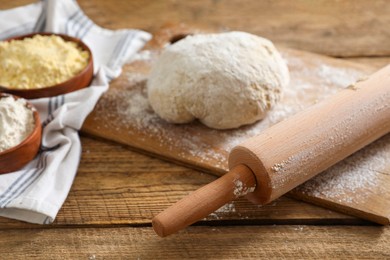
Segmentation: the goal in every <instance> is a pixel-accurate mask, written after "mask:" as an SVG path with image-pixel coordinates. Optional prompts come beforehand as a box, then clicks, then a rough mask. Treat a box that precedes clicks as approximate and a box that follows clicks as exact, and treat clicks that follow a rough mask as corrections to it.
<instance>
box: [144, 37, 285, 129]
mask: <svg viewBox="0 0 390 260" xmlns="http://www.w3.org/2000/svg"><path fill="white" fill-rule="evenodd" d="M288 82H289V73H288V68H287V66H286V64H285V62H284V60H283V59H282V58H281V56H280V54H279V53H278V51H277V50H276V49H275V47H274V45H273V44H272V43H271V42H270V41H269V40H267V39H264V38H261V37H258V36H255V35H252V34H249V33H244V32H228V33H220V34H205V35H194V36H187V37H186V38H184V39H183V40H180V41H178V42H177V43H175V44H173V45H170V46H168V47H167V48H166V49H164V50H163V52H162V54H161V56H160V58H159V60H158V61H157V62H156V63H155V64H154V66H153V67H152V69H151V74H150V77H149V80H148V82H147V87H148V99H149V102H150V104H151V106H152V108H153V110H154V111H155V112H156V113H157V114H158V115H159V116H160V117H161V118H163V119H165V120H166V121H168V122H172V123H188V122H191V121H192V120H194V119H199V121H201V122H202V123H203V124H205V125H207V126H209V127H211V128H216V129H229V128H237V127H239V126H242V125H246V124H251V123H254V122H256V121H258V120H260V119H263V118H264V117H265V115H266V113H267V111H268V110H270V109H271V108H272V106H273V105H275V103H276V102H277V101H278V100H279V99H280V98H281V94H282V89H283V88H284V87H285V86H286V85H287V84H288Z"/></svg>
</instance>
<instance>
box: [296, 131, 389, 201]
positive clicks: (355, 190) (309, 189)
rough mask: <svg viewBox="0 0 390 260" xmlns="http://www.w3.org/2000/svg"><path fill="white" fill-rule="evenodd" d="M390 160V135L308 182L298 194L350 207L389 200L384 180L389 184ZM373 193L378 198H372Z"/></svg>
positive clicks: (299, 188)
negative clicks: (380, 199) (381, 199)
mask: <svg viewBox="0 0 390 260" xmlns="http://www.w3.org/2000/svg"><path fill="white" fill-rule="evenodd" d="M389 158H390V134H388V135H386V136H384V137H383V138H382V139H380V140H378V141H376V142H374V143H372V144H371V145H369V146H367V147H366V148H364V149H362V150H360V151H358V152H356V153H354V154H353V155H351V156H350V157H348V158H347V159H345V160H343V161H341V162H339V163H338V164H336V165H334V166H333V167H331V168H329V169H328V170H326V171H325V172H323V173H321V174H320V175H318V176H317V177H315V178H313V179H311V180H309V181H307V182H306V183H305V184H303V185H301V186H300V187H298V188H297V190H299V191H301V192H304V193H306V194H308V195H311V196H315V197H319V198H324V199H332V200H334V201H337V202H339V203H348V204H349V203H353V204H359V203H364V202H367V201H370V200H372V199H377V198H378V197H379V196H381V197H382V198H383V199H385V200H389V199H390V194H389V192H388V188H387V187H385V186H383V184H384V183H385V181H384V180H385V179H388V180H390V163H389ZM381 181H382V182H383V184H382V183H381ZM373 192H375V194H377V196H372V193H373ZM373 203H376V201H373Z"/></svg>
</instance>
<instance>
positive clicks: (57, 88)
mask: <svg viewBox="0 0 390 260" xmlns="http://www.w3.org/2000/svg"><path fill="white" fill-rule="evenodd" d="M35 35H45V36H50V35H56V36H59V37H61V38H63V39H64V40H65V41H70V42H75V43H77V44H78V45H79V46H80V47H81V48H82V49H83V50H85V51H87V52H88V53H89V61H88V64H87V66H85V68H84V69H83V70H82V71H81V72H80V73H79V74H77V75H75V76H74V77H72V78H70V79H69V80H67V81H65V82H62V83H59V84H56V85H53V86H48V87H44V88H36V89H13V88H12V89H11V88H8V87H4V86H0V93H10V94H12V95H16V96H19V97H23V98H26V99H33V98H42V97H53V96H58V95H62V94H65V93H69V92H73V91H76V90H79V89H82V88H85V87H88V86H89V84H90V83H91V81H92V78H93V58H92V52H91V50H90V49H89V48H88V46H87V45H86V44H85V43H83V42H82V41H81V40H80V39H77V38H74V37H71V36H68V35H64V34H56V33H32V34H26V35H22V36H17V37H13V38H9V39H7V40H6V41H11V40H23V39H24V38H32V37H33V36H35Z"/></svg>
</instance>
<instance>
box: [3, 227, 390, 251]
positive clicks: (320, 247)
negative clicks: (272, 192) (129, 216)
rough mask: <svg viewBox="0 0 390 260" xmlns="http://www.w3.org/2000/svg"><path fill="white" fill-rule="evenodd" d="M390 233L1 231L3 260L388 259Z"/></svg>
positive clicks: (342, 230)
mask: <svg viewBox="0 0 390 260" xmlns="http://www.w3.org/2000/svg"><path fill="white" fill-rule="evenodd" d="M389 243H390V229H389V228H388V227H387V228H381V227H359V232H357V231H356V227H351V226H332V227H323V226H276V225H275V226H235V227H213V228H209V227H191V228H189V229H187V230H185V231H183V232H180V233H179V234H176V235H173V236H170V237H168V238H164V239H162V238H159V237H157V236H156V235H155V234H154V232H153V231H152V229H151V228H131V227H120V228H103V229H102V228H100V229H95V228H81V229H73V228H65V229H46V230H44V229H38V230H31V229H30V230H6V231H4V230H0V253H1V258H3V259H29V258H40V259H161V258H163V259H188V258H195V259H243V258H250V259H260V258H261V259H263V258H264V259H268V258H294V259H306V258H313V259H314V258H315V259H373V258H375V259H379V258H380V259H385V258H386V259H388V258H390V247H389Z"/></svg>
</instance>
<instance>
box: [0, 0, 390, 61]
mask: <svg viewBox="0 0 390 260" xmlns="http://www.w3.org/2000/svg"><path fill="white" fill-rule="evenodd" d="M3 2H4V3H1V5H0V8H11V7H15V6H20V5H23V4H27V3H31V2H35V0H14V1H3ZM78 3H79V4H80V6H81V7H82V8H83V10H84V11H85V12H86V14H87V15H88V16H89V17H90V18H91V19H92V20H93V21H95V22H96V23H97V24H99V25H101V26H103V27H108V28H112V29H119V28H137V29H144V30H147V31H155V30H157V29H158V28H159V26H160V25H161V24H163V23H165V22H174V23H180V22H185V23H189V24H194V25H196V26H197V27H207V28H212V29H214V30H221V29H229V30H241V31H248V32H251V33H255V34H258V35H262V36H264V37H267V38H269V39H271V40H272V41H274V42H276V43H278V44H282V45H284V46H287V47H291V48H296V49H301V50H306V51H312V52H316V53H322V54H326V55H332V56H337V57H356V56H383V55H387V56H389V55H390V47H389V44H388V42H389V40H390V28H389V26H388V24H389V23H390V16H389V15H388V14H389V12H390V5H388V4H387V2H386V1H383V0H379V1H375V2H374V3H370V4H367V1H366V0H357V1H343V2H340V1H337V0H332V1H329V0H318V1H314V2H313V1H293V2H292V1H289V0H281V1H276V2H270V1H257V0H246V1H245V2H244V3H242V2H241V1H237V0H222V1H213V0H201V1H199V0H191V1H164V2H161V1H144V0H133V1H126V0H115V1H104V0H95V1H88V0H79V1H78ZM287 10H288V11H287ZM346 14H347V15H346ZM145 17H147V19H145ZM346 17H348V18H346ZM351 46H353V47H351Z"/></svg>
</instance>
